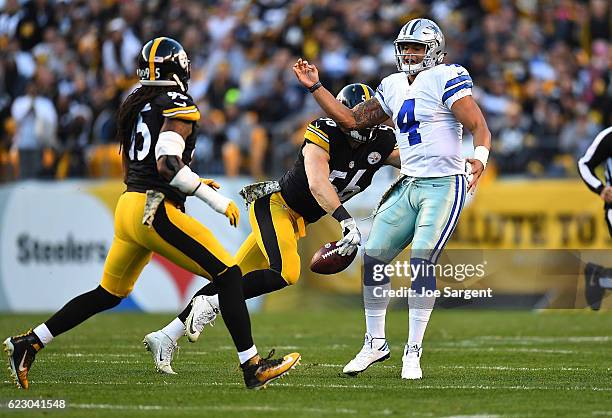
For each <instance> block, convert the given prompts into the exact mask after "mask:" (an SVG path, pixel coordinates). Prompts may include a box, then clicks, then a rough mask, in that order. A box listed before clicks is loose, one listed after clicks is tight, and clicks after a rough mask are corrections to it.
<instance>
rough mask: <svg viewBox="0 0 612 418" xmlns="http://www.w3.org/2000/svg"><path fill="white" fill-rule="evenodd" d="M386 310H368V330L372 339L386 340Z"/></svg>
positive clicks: (366, 313)
mask: <svg viewBox="0 0 612 418" xmlns="http://www.w3.org/2000/svg"><path fill="white" fill-rule="evenodd" d="M386 314H387V311H386V310H385V309H366V310H365V317H366V330H367V332H368V334H370V336H371V337H372V338H385V315H386Z"/></svg>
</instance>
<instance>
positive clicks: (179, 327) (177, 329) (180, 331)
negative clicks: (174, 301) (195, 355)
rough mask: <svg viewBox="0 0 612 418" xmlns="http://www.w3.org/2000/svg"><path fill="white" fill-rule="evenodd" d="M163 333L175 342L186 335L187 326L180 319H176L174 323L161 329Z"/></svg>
mask: <svg viewBox="0 0 612 418" xmlns="http://www.w3.org/2000/svg"><path fill="white" fill-rule="evenodd" d="M161 332H163V333H164V334H166V335H167V336H168V337H170V339H171V340H172V341H174V342H177V341H178V340H179V338H181V337H182V336H183V335H185V324H183V321H181V320H180V319H178V318H174V319H173V320H172V322H170V323H169V324H168V325H166V326H165V327H163V328H162V329H161Z"/></svg>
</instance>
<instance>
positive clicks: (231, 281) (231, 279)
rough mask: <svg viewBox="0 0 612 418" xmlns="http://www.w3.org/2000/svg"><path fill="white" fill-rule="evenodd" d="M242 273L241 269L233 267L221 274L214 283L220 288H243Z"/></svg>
mask: <svg viewBox="0 0 612 418" xmlns="http://www.w3.org/2000/svg"><path fill="white" fill-rule="evenodd" d="M241 279H242V271H240V267H238V266H232V267H230V268H228V269H227V270H225V271H224V272H223V273H221V274H219V275H218V276H217V277H215V278H214V279H213V283H215V284H216V285H217V286H219V287H220V288H226V287H229V286H236V285H239V286H242V284H241Z"/></svg>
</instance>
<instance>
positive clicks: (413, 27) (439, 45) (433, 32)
mask: <svg viewBox="0 0 612 418" xmlns="http://www.w3.org/2000/svg"><path fill="white" fill-rule="evenodd" d="M408 42H411V43H418V44H423V45H425V55H424V56H423V61H421V62H420V63H418V64H409V63H404V57H407V56H410V55H413V54H403V53H402V51H401V48H400V46H401V44H403V43H408ZM393 44H394V45H395V61H396V62H397V69H398V71H403V72H405V73H408V74H410V75H414V74H417V73H418V72H420V71H423V70H426V69H428V68H431V67H433V66H435V65H437V64H440V63H441V62H442V60H443V59H444V56H445V55H446V42H445V41H444V34H443V33H442V30H440V28H439V27H438V25H436V23H435V22H434V21H432V20H429V19H412V20H411V21H409V22H408V23H406V24H405V25H404V26H403V27H402V29H401V30H400V32H399V34H398V35H397V38H396V39H395V42H393Z"/></svg>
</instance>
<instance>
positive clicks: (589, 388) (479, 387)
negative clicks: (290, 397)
mask: <svg viewBox="0 0 612 418" xmlns="http://www.w3.org/2000/svg"><path fill="white" fill-rule="evenodd" d="M399 382H400V381H399V380H398V383H399ZM4 383H11V382H10V381H8V380H5V381H4ZM31 383H32V384H50V385H51V384H52V385H60V384H61V385H93V386H113V385H131V386H154V385H159V382H117V381H112V382H82V381H58V380H32V382H31ZM164 383H165V384H166V385H188V386H217V387H219V386H231V387H242V383H231V382H189V383H185V382H184V381H172V380H168V381H165V382H164ZM401 383H402V384H401V385H400V384H398V386H397V387H398V388H401V387H404V384H406V385H409V387H410V390H429V389H464V390H474V389H477V390H534V391H540V390H555V391H571V390H576V391H595V392H612V387H594V386H527V385H516V386H493V385H423V384H421V383H422V382H401ZM274 386H277V387H278V386H280V387H290V388H293V387H294V388H321V389H325V388H329V389H379V390H388V389H389V388H386V387H381V386H374V385H359V384H353V385H341V384H336V383H331V384H314V383H275V384H274Z"/></svg>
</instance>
